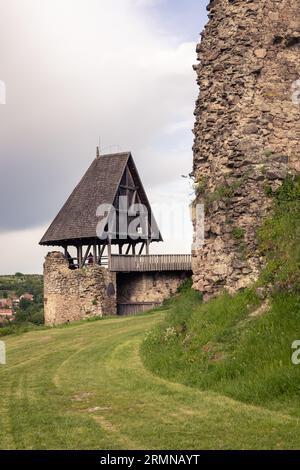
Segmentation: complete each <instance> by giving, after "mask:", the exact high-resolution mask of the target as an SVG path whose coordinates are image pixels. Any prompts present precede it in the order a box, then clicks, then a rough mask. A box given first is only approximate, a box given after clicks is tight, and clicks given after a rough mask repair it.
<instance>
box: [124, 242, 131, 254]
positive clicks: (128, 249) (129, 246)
mask: <svg viewBox="0 0 300 470" xmlns="http://www.w3.org/2000/svg"><path fill="white" fill-rule="evenodd" d="M130 248H131V245H130V243H129V245H128V247H127V250H126V253H125V254H126V256H127V255H129V252H130Z"/></svg>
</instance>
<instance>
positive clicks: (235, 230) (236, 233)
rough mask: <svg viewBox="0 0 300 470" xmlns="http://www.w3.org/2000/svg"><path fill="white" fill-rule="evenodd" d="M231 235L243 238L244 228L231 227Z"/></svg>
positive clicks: (238, 238)
mask: <svg viewBox="0 0 300 470" xmlns="http://www.w3.org/2000/svg"><path fill="white" fill-rule="evenodd" d="M232 236H233V238H235V239H236V240H243V239H244V238H245V230H244V229H243V228H242V227H233V229H232Z"/></svg>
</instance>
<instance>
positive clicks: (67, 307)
mask: <svg viewBox="0 0 300 470" xmlns="http://www.w3.org/2000/svg"><path fill="white" fill-rule="evenodd" d="M44 296H45V323H46V324H47V325H52V326H53V325H59V324H62V323H67V322H72V321H76V320H82V319H87V318H91V317H96V316H99V317H101V316H105V315H115V314H116V313H117V307H116V275H115V274H114V273H111V272H109V271H108V270H107V269H105V268H103V267H100V266H87V267H85V268H83V269H77V270H74V271H72V270H70V269H69V267H68V263H67V261H66V260H65V258H64V256H63V254H62V253H59V252H54V253H49V254H48V256H47V257H46V261H45V264H44Z"/></svg>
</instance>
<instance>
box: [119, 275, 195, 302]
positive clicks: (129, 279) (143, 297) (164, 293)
mask: <svg viewBox="0 0 300 470" xmlns="http://www.w3.org/2000/svg"><path fill="white" fill-rule="evenodd" d="M188 277H191V273H189V272H184V271H183V272H181V271H174V272H173V271H166V272H156V273H154V272H153V273H152V272H148V273H124V274H123V273H122V274H118V275H117V286H118V287H117V290H118V294H117V296H118V303H121V304H126V303H127V304H135V303H149V304H151V303H153V304H154V303H157V304H160V303H162V302H163V301H164V300H166V299H168V298H170V297H172V295H174V294H176V292H177V290H178V288H179V287H180V286H181V284H182V283H183V282H184V281H185V280H186V279H187V278H188Z"/></svg>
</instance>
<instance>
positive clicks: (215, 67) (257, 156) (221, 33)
mask: <svg viewBox="0 0 300 470" xmlns="http://www.w3.org/2000/svg"><path fill="white" fill-rule="evenodd" d="M208 10H209V22H208V24H207V26H206V28H205V31H204V33H202V41H201V43H200V44H199V45H198V47H197V52H198V59H199V61H200V63H199V64H198V65H197V66H195V69H196V71H197V75H198V84H199V86H200V96H199V99H198V101H197V103H196V111H195V115H196V124H195V130H194V132H195V144H194V177H195V189H196V193H197V197H196V202H198V203H204V204H205V210H206V225H205V245H204V248H202V249H198V248H197V249H195V250H194V252H193V271H194V287H195V288H196V289H198V290H200V291H202V292H204V293H205V297H206V298H209V297H210V296H213V295H215V294H217V293H218V292H220V290H222V289H224V288H226V289H227V290H229V291H230V292H234V291H236V290H237V289H239V288H242V287H244V286H246V285H248V284H249V283H251V282H252V281H253V280H255V279H257V277H258V274H259V271H260V269H261V267H262V265H263V262H264V260H263V259H262V258H261V257H260V255H259V253H258V250H257V236H256V231H257V228H258V227H259V226H260V225H261V221H262V219H263V217H264V216H265V215H266V214H268V209H269V208H270V199H269V198H268V196H267V195H268V193H270V191H271V190H273V191H274V190H275V189H276V188H277V187H278V186H279V185H280V184H281V182H282V180H283V179H284V178H285V177H286V176H287V174H289V173H294V172H299V170H300V106H299V101H300V100H299V98H300V93H299V91H300V82H297V81H298V80H299V79H300V0H214V1H210V2H209V6H208Z"/></svg>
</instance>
